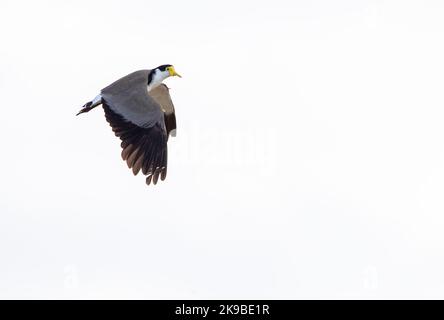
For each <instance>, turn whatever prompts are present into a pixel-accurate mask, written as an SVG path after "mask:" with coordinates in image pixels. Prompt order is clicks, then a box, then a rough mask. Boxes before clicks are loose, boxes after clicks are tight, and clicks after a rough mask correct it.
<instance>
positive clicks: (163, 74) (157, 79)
mask: <svg viewBox="0 0 444 320" xmlns="http://www.w3.org/2000/svg"><path fill="white" fill-rule="evenodd" d="M154 72H155V73H154V75H153V78H152V79H151V82H150V84H149V85H148V86H147V89H148V92H150V91H151V90H152V89H154V88H155V87H157V86H158V85H160V84H161V83H162V81H163V80H165V79H166V78H168V77H169V76H170V73H169V71H167V70H165V71H160V70H155V71H154Z"/></svg>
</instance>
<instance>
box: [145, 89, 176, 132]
mask: <svg viewBox="0 0 444 320" xmlns="http://www.w3.org/2000/svg"><path fill="white" fill-rule="evenodd" d="M169 91H170V90H169V89H168V87H167V86H166V85H165V84H163V83H162V84H160V85H159V86H157V87H156V88H154V89H152V90H151V91H150V92H149V95H150V96H151V97H152V98H154V100H156V102H157V103H158V104H159V105H160V107H161V109H162V111H163V114H164V121H165V127H166V131H167V135H168V136H169V135H170V133H171V136H173V137H175V136H176V130H177V129H176V114H175V111H174V104H173V101H172V100H171V96H170V92H169Z"/></svg>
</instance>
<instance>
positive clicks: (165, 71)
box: [154, 64, 182, 78]
mask: <svg viewBox="0 0 444 320" xmlns="http://www.w3.org/2000/svg"><path fill="white" fill-rule="evenodd" d="M154 70H156V72H159V73H160V74H162V75H163V76H164V77H165V78H168V77H174V76H177V77H180V78H182V76H181V75H180V74H178V73H177V72H176V70H175V69H174V67H173V66H172V65H170V64H164V65H161V66H158V67H157V68H156V69H154Z"/></svg>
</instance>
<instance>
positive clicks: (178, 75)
mask: <svg viewBox="0 0 444 320" xmlns="http://www.w3.org/2000/svg"><path fill="white" fill-rule="evenodd" d="M169 71H170V76H172V77H174V76H177V77H179V78H182V76H181V75H180V74H178V73H177V72H176V70H174V67H170V68H169Z"/></svg>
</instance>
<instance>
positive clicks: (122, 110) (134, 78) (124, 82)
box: [101, 70, 163, 128]
mask: <svg viewBox="0 0 444 320" xmlns="http://www.w3.org/2000/svg"><path fill="white" fill-rule="evenodd" d="M150 72H151V70H140V71H136V72H133V73H131V74H129V75H127V76H125V77H123V78H121V79H119V80H117V81H116V82H114V83H112V84H111V85H109V86H108V87H106V88H104V89H102V91H101V94H102V99H103V100H104V101H105V102H106V104H107V105H108V106H109V107H110V109H111V110H112V111H114V112H116V113H117V114H119V115H121V116H122V117H123V118H124V119H126V120H128V121H130V122H132V123H133V124H135V125H137V126H140V127H143V128H150V127H152V126H154V125H155V124H156V123H158V122H160V123H163V112H162V110H161V108H160V105H159V104H158V103H157V102H156V101H155V100H154V99H153V98H152V97H151V96H149V95H148V91H147V83H148V75H149V73H150Z"/></svg>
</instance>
